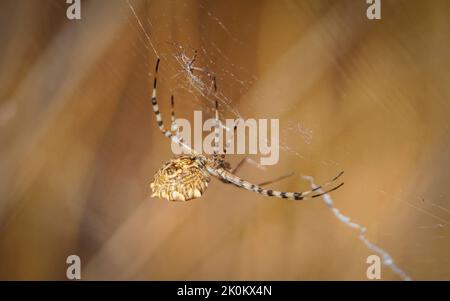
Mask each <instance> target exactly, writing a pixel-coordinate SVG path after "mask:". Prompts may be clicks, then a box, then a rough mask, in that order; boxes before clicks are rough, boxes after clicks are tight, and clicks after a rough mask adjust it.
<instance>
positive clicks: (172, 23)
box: [0, 0, 450, 280]
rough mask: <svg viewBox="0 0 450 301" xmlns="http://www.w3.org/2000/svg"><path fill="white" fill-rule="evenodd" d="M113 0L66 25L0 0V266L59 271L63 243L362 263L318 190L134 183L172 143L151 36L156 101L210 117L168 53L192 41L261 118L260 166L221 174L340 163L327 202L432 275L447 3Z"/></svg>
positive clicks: (90, 254) (242, 258) (188, 272)
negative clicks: (174, 189) (298, 193)
mask: <svg viewBox="0 0 450 301" xmlns="http://www.w3.org/2000/svg"><path fill="white" fill-rule="evenodd" d="M130 3H131V6H130V5H128V4H127V2H126V1H119V0H117V1H100V0H86V1H85V0H83V1H82V19H81V20H75V21H70V20H68V19H67V18H66V8H67V5H66V4H65V1H62V0H61V1H57V0H53V1H49V0H48V1H33V0H21V1H13V0H10V1H1V3H0V133H1V134H0V279H66V278H65V274H66V268H67V265H66V263H65V260H66V257H67V256H68V255H70V254H77V255H79V256H80V257H81V261H82V278H83V279H158V280H160V279H177V280H183V279H283V280H285V279H288V280H300V279H344V280H347V279H361V280H364V279H366V268H367V264H366V258H367V256H368V255H370V254H373V252H371V251H369V250H368V249H367V248H366V247H365V246H364V245H363V244H362V243H361V242H360V241H359V240H358V238H357V235H358V233H357V232H356V231H354V230H351V229H349V228H347V227H345V226H344V225H343V224H342V223H340V222H339V221H338V220H337V219H335V218H334V216H333V215H332V213H331V212H330V211H329V210H328V209H327V208H326V206H325V205H324V204H323V202H321V201H320V200H317V199H316V200H314V201H308V202H294V201H286V200H280V199H272V198H265V197H262V196H259V195H256V194H252V193H250V192H246V191H243V190H240V189H237V188H235V187H232V186H231V185H224V184H222V183H220V182H218V181H214V182H213V183H212V184H211V185H210V187H209V189H208V191H207V193H206V194H205V195H204V196H203V197H202V198H201V199H198V200H194V201H191V202H187V203H168V202H165V201H162V200H160V199H155V198H150V197H149V193H150V191H149V187H148V185H149V182H150V180H151V178H152V176H153V174H154V172H155V171H156V170H157V169H158V168H159V167H160V166H161V164H162V163H163V162H164V161H165V160H167V159H169V158H170V157H171V156H172V153H171V151H170V143H169V141H168V140H167V139H165V138H164V137H163V136H162V135H161V134H160V133H159V132H158V129H157V126H156V124H155V121H154V116H153V115H152V111H151V106H150V102H149V97H150V93H151V80H152V72H153V66H154V63H155V61H156V55H155V52H154V51H153V50H152V48H151V46H152V45H153V46H154V47H155V49H156V51H157V52H158V54H159V55H160V56H161V57H162V65H161V74H160V76H161V80H160V86H159V94H158V96H159V99H160V102H161V107H162V112H163V114H164V116H165V117H167V116H168V110H169V108H168V106H167V102H165V101H164V100H167V99H168V97H169V95H170V93H171V92H172V91H173V92H174V93H175V94H176V97H177V103H176V111H177V113H178V115H179V116H180V117H183V118H188V119H192V116H193V110H199V109H201V110H204V112H205V113H204V114H205V116H208V115H210V114H211V112H210V110H209V107H210V103H209V102H208V100H205V99H202V97H199V96H198V95H196V93H195V92H192V91H189V89H187V88H186V87H188V86H187V84H186V81H185V80H184V79H183V77H182V76H180V74H179V73H180V68H179V66H177V63H176V61H175V55H176V52H177V51H176V50H175V49H176V46H174V45H182V46H183V47H184V49H186V53H189V54H192V51H191V50H192V49H197V50H199V54H200V55H199V63H201V64H204V65H205V66H207V67H208V68H210V69H212V70H213V71H214V72H215V73H216V74H217V78H218V83H219V89H220V91H221V93H223V95H226V98H227V99H228V100H229V102H230V108H232V109H234V110H236V111H238V112H239V113H240V114H241V116H242V117H244V118H279V119H280V124H281V129H280V135H281V142H282V145H281V148H282V151H281V153H280V162H279V164H277V165H276V166H270V167H267V170H265V171H262V170H259V169H257V168H255V167H254V166H251V165H247V166H245V167H244V168H243V169H242V171H241V172H240V175H241V176H243V177H244V178H247V179H249V180H252V181H255V182H261V181H264V180H268V179H270V178H273V177H274V175H281V174H284V173H286V172H289V171H295V172H296V173H297V174H296V176H295V177H292V178H290V179H289V180H285V181H283V182H280V183H277V184H274V186H275V187H277V188H280V189H283V190H294V191H295V190H302V189H307V188H308V183H307V182H305V181H303V180H301V179H300V177H299V175H301V174H304V175H312V176H314V177H315V179H316V181H317V182H323V181H325V180H327V179H329V178H330V177H332V176H334V175H335V174H336V173H337V172H339V171H340V170H341V169H344V170H345V172H346V173H345V175H344V179H345V182H346V184H345V185H344V187H343V188H342V189H340V190H338V191H336V192H334V193H333V194H332V196H333V199H334V201H335V203H336V205H337V206H338V208H339V209H341V210H342V211H343V212H344V213H345V214H347V215H349V216H350V217H351V218H352V220H354V221H356V222H359V223H362V224H364V225H365V226H367V227H368V229H369V230H368V233H367V236H368V237H369V238H370V239H371V240H372V241H373V242H375V243H377V244H379V245H380V246H382V247H383V248H385V249H386V250H387V251H389V252H390V253H391V255H392V256H393V258H394V259H395V260H396V263H397V264H398V265H399V266H400V267H401V268H402V269H404V270H405V272H406V273H408V274H409V275H410V276H411V277H412V278H413V279H450V257H449V256H448V255H449V254H450V232H449V226H450V225H449V223H450V201H449V197H450V185H449V181H450V156H449V154H450V131H449V130H450V127H449V125H450V123H449V117H450V105H449V97H450V85H449V82H450V72H449V70H450V56H449V53H450V1H445V0H443V1H438V0H433V1H419V0H415V1H413V0H404V1H403V0H382V20H380V21H369V20H367V18H366V16H365V11H366V8H367V4H366V3H365V1H364V0H352V1H350V0H346V1H325V0H323V1H318V0H305V1H288V0H286V1H198V0H190V1H187V0H186V1H181V0H180V1H137V0H134V1H130ZM132 7H133V8H134V9H135V12H136V15H137V17H138V18H136V17H135V16H134V15H133V13H132V9H131V8H132ZM138 19H139V21H140V22H141V25H142V27H143V28H141V27H140V26H139V22H138ZM142 29H144V30H142ZM146 34H147V35H148V38H147V36H146ZM150 42H151V43H150ZM151 44H152V45H151ZM188 50H189V51H188ZM230 108H226V107H222V110H221V112H222V114H223V116H224V117H235V116H234V115H233V113H232V109H230ZM302 129H308V130H309V131H311V133H312V136H311V137H305V135H304V134H302ZM240 158H242V156H230V161H231V162H232V163H233V164H236V162H238V161H239V159H240ZM255 158H256V159H257V158H258V157H257V156H256V157H255ZM382 278H383V279H399V278H398V277H397V276H395V275H394V274H393V273H392V272H391V271H390V270H389V269H388V268H386V267H383V270H382Z"/></svg>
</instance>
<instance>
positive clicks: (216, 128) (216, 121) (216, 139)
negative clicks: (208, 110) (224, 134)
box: [214, 99, 220, 158]
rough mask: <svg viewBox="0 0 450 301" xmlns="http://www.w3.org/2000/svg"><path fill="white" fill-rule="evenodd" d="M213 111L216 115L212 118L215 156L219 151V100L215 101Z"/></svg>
mask: <svg viewBox="0 0 450 301" xmlns="http://www.w3.org/2000/svg"><path fill="white" fill-rule="evenodd" d="M215 111H216V117H215V119H214V158H216V157H217V154H218V153H219V134H220V132H219V130H220V121H219V102H218V101H217V99H216V101H215Z"/></svg>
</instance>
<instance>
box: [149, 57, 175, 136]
mask: <svg viewBox="0 0 450 301" xmlns="http://www.w3.org/2000/svg"><path fill="white" fill-rule="evenodd" d="M159 62H160V59H159V58H158V60H157V61H156V68H155V79H154V80H153V91H152V108H153V113H155V117H156V123H157V124H158V127H159V130H160V131H161V132H162V133H163V134H164V136H166V137H169V138H171V137H172V136H173V135H172V132H170V131H168V130H166V128H165V127H164V123H163V120H162V116H161V112H160V111H159V106H158V101H157V100H156V84H157V81H158V69H159Z"/></svg>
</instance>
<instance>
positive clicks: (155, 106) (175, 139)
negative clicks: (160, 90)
mask: <svg viewBox="0 0 450 301" xmlns="http://www.w3.org/2000/svg"><path fill="white" fill-rule="evenodd" d="M159 63H160V59H159V58H158V60H157V61H156V67H155V77H154V80H153V91H152V109H153V113H154V114H155V118H156V123H157V124H158V128H159V130H160V131H161V132H162V133H163V135H164V136H166V137H168V138H170V139H171V140H172V141H173V142H175V143H177V144H179V145H181V146H183V147H184V148H186V149H188V151H190V152H191V153H193V150H192V149H191V148H190V147H189V146H187V145H186V144H184V143H183V139H182V138H181V137H180V135H179V132H178V126H177V125H176V123H175V109H174V105H175V104H174V103H175V101H174V97H173V95H172V96H171V99H170V100H171V101H170V103H171V121H172V123H171V130H167V129H166V128H165V127H164V122H163V118H162V115H161V112H160V110H159V105H158V100H157V98H156V92H157V82H158V70H159ZM174 128H175V130H173V129H174ZM172 131H174V132H175V133H174V132H172Z"/></svg>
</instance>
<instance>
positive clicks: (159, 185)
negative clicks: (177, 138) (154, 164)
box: [150, 156, 210, 201]
mask: <svg viewBox="0 0 450 301" xmlns="http://www.w3.org/2000/svg"><path fill="white" fill-rule="evenodd" d="M203 162H204V161H203V160H202V158H201V157H195V156H179V157H176V158H173V159H172V160H170V161H167V162H166V163H165V164H164V165H163V167H162V168H161V169H160V170H158V171H157V172H156V174H155V175H154V181H153V182H152V183H151V184H150V187H151V189H152V192H153V194H152V196H157V197H159V198H164V199H166V200H168V201H189V200H191V199H195V198H199V197H201V196H202V194H203V192H204V191H205V190H206V187H208V182H209V181H210V176H209V174H208V172H207V170H206V169H205V167H204V163H203Z"/></svg>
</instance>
